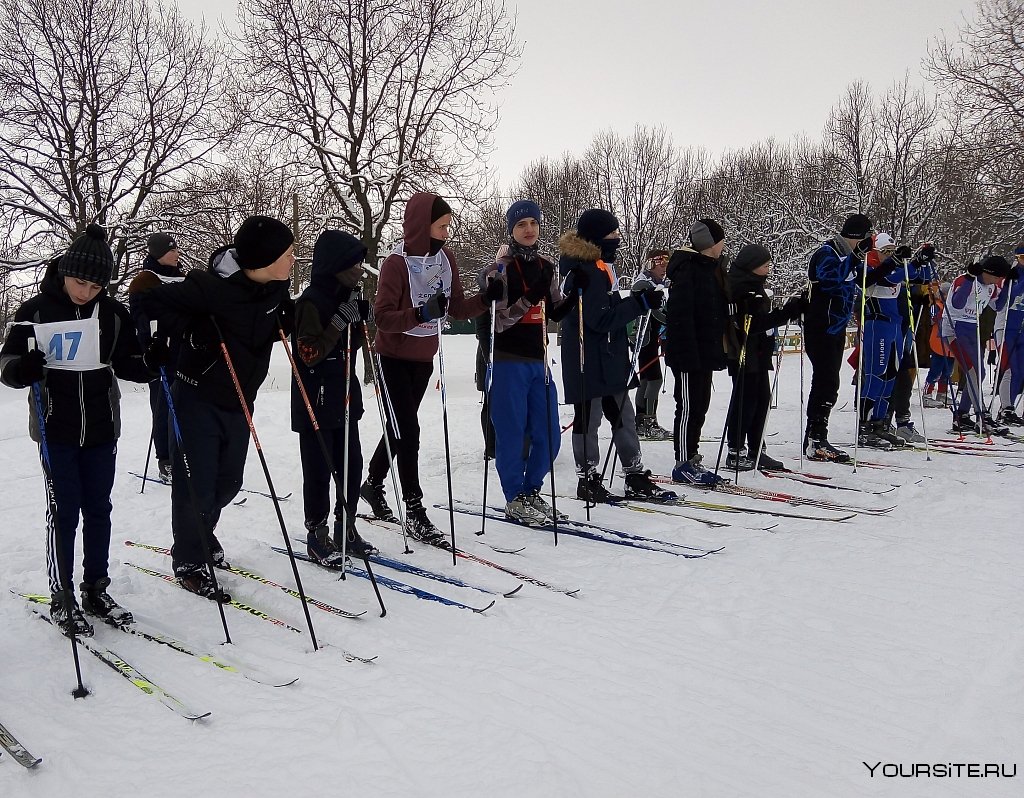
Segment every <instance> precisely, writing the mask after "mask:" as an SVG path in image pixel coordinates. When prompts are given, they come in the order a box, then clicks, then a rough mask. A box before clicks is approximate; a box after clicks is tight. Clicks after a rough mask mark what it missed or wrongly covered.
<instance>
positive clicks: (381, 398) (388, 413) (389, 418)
mask: <svg viewBox="0 0 1024 798" xmlns="http://www.w3.org/2000/svg"><path fill="white" fill-rule="evenodd" d="M363 341H364V343H365V344H366V351H367V353H368V354H369V357H367V359H366V362H367V363H369V364H370V376H371V377H372V378H373V392H374V394H376V397H377V410H378V412H379V414H380V428H381V431H382V435H383V439H384V451H385V452H386V453H387V456H388V471H389V472H391V485H392V487H393V489H394V491H395V507H397V508H398V523H399V524H401V527H402V544H403V545H404V546H405V551H404V552H403V554H412V549H410V548H409V537H408V534H407V532H406V529H405V513H404V512H403V511H402V495H401V493H399V490H398V474H397V473H396V470H395V459H394V454H393V453H392V451H391V435H390V434H389V433H388V424H389V423H390V425H391V430H392V431H393V432H394V434H395V439H396V440H400V439H401V437H402V434H401V433H400V432H399V430H398V420H397V419H396V418H395V408H394V405H392V404H391V394H390V393H388V384H387V382H385V380H384V377H383V375H382V374H381V370H380V356H379V355H378V354H377V352H376V350H375V349H374V348H373V344H372V343H371V341H370V329H369V326H368V325H367V323H366V321H365V320H364V321H363ZM382 388H383V392H382V390H381V389H382ZM385 407H386V408H387V409H386V410H385Z"/></svg>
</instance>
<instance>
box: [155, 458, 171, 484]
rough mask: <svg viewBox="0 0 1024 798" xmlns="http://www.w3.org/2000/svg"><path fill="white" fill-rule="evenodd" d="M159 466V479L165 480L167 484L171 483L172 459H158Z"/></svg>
mask: <svg viewBox="0 0 1024 798" xmlns="http://www.w3.org/2000/svg"><path fill="white" fill-rule="evenodd" d="M157 468H158V469H159V470H158V472H157V477H158V478H159V480H160V481H161V482H163V483H164V484H165V485H170V484H171V461H170V460H160V461H158V464H157Z"/></svg>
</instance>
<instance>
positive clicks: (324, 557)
mask: <svg viewBox="0 0 1024 798" xmlns="http://www.w3.org/2000/svg"><path fill="white" fill-rule="evenodd" d="M306 529H307V530H308V531H307V532H306V553H307V554H308V555H309V558H310V559H311V560H313V562H315V563H317V564H318V565H322V566H323V567H324V568H337V569H338V570H341V568H342V567H343V566H344V564H345V560H344V558H343V557H342V556H341V552H340V551H338V548H337V546H335V545H334V541H333V540H331V535H330V529H329V528H328V527H327V522H326V521H324V522H321V523H319V524H317V523H313V524H308V523H307V525H306Z"/></svg>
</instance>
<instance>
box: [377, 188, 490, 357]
mask: <svg viewBox="0 0 1024 798" xmlns="http://www.w3.org/2000/svg"><path fill="white" fill-rule="evenodd" d="M434 197H435V195H434V194H427V193H421V194H413V195H412V196H411V197H410V198H409V201H408V202H407V203H406V205H405V219H404V221H403V225H402V227H403V230H404V233H405V251H406V252H407V253H408V254H409V255H426V254H427V252H428V251H429V250H430V211H431V208H432V206H433V204H434ZM444 253H445V255H446V256H447V257H448V262H449V263H450V264H451V267H452V284H451V293H450V294H449V296H448V315H449V316H451V317H452V318H453V319H472V318H474V317H475V316H479V315H480V314H481V313H484V312H485V311H486V310H487V305H486V304H485V303H484V301H483V299H482V298H481V297H480V296H479V295H478V294H475V295H473V296H471V297H467V296H466V295H465V294H464V293H463V290H462V281H461V280H460V279H459V271H458V267H457V265H456V263H455V257H454V256H453V255H452V253H451V252H450V251H449V250H448V249H444ZM373 315H374V319H375V320H376V324H377V336H376V338H375V339H374V346H375V347H376V349H377V352H378V353H379V354H381V355H384V356H386V357H394V358H400V359H401V360H416V361H422V362H429V361H431V360H433V359H434V355H435V354H436V353H437V336H433V335H428V336H414V335H406V334H405V333H406V332H407V331H408V330H411V329H413V328H414V327H416V326H417V325H418V324H419V321H418V319H417V318H416V309H415V308H414V307H413V304H412V299H411V297H410V293H409V269H408V267H407V266H406V263H405V258H403V257H402V256H401V255H394V254H393V255H389V256H388V257H387V258H386V259H385V260H384V263H382V264H381V267H380V277H379V278H378V281H377V296H376V297H375V298H374V300H373Z"/></svg>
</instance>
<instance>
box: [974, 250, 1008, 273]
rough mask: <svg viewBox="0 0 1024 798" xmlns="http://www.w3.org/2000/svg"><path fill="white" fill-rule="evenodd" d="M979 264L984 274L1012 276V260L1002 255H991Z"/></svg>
mask: <svg viewBox="0 0 1024 798" xmlns="http://www.w3.org/2000/svg"><path fill="white" fill-rule="evenodd" d="M978 266H979V267H980V271H981V272H983V273H984V274H991V275H992V276H994V277H1003V278H1006V277H1009V276H1010V262H1009V261H1008V260H1007V259H1006V258H1004V257H1003V256H1002V255H989V256H988V257H987V258H985V260H983V261H982V262H981V263H979V264H978Z"/></svg>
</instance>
